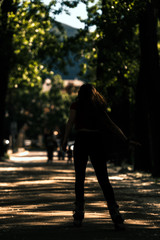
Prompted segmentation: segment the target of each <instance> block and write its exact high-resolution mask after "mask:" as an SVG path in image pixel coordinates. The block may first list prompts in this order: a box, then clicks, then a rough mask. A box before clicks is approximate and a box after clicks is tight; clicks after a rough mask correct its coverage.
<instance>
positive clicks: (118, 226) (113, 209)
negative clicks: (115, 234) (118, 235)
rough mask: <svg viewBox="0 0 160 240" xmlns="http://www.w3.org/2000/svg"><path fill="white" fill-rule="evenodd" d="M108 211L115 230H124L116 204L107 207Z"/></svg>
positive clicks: (122, 220)
mask: <svg viewBox="0 0 160 240" xmlns="http://www.w3.org/2000/svg"><path fill="white" fill-rule="evenodd" d="M108 209H109V213H110V215H111V218H112V221H113V223H114V227H115V230H125V225H124V219H123V218H122V216H121V214H120V212H119V206H118V205H117V204H113V205H110V206H108Z"/></svg>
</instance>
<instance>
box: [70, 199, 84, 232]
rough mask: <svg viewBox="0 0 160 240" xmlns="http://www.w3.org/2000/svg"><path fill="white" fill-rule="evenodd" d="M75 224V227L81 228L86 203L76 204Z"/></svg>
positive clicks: (74, 212)
mask: <svg viewBox="0 0 160 240" xmlns="http://www.w3.org/2000/svg"><path fill="white" fill-rule="evenodd" d="M73 219H74V220H73V224H74V226H75V227H81V226H82V221H83V219H84V203H81V202H75V209H74V211H73Z"/></svg>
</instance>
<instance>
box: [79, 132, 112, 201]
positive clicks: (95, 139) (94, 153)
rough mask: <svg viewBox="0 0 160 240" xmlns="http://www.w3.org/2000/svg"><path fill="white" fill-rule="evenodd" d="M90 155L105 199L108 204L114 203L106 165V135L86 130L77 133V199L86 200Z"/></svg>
mask: <svg viewBox="0 0 160 240" xmlns="http://www.w3.org/2000/svg"><path fill="white" fill-rule="evenodd" d="M88 157H90V160H91V163H92V165H93V168H94V170H95V174H96V176H97V179H98V182H99V184H100V186H101V189H102V191H103V194H104V197H105V200H106V201H107V203H108V204H110V203H111V204H114V203H115V196H114V192H113V188H112V186H111V184H110V182H109V179H108V172H107V166H106V161H107V157H108V156H107V145H106V144H105V139H104V136H103V134H100V133H96V132H84V131H83V132H79V133H78V134H77V136H76V140H75V147H74V166H75V175H76V181H75V195H76V201H77V202H84V181H85V175H86V166H87V162H88Z"/></svg>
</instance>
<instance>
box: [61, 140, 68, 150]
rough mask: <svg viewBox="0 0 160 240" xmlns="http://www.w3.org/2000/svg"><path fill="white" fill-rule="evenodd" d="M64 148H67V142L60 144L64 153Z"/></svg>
mask: <svg viewBox="0 0 160 240" xmlns="http://www.w3.org/2000/svg"><path fill="white" fill-rule="evenodd" d="M66 147H67V141H63V142H62V150H63V151H64V152H66Z"/></svg>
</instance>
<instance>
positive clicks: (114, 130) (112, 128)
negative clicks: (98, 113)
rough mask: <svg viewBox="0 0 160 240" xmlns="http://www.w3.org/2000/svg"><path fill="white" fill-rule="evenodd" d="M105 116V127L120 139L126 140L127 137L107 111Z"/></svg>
mask: <svg viewBox="0 0 160 240" xmlns="http://www.w3.org/2000/svg"><path fill="white" fill-rule="evenodd" d="M105 118H106V121H105V122H106V127H107V129H108V130H109V131H111V132H112V133H113V134H115V135H117V136H118V137H119V138H120V139H122V141H124V142H126V141H127V140H128V138H127V137H126V136H125V134H124V133H123V131H122V130H121V129H120V128H119V127H118V126H117V125H116V124H115V123H114V122H113V121H112V120H111V119H110V117H109V116H108V114H107V113H105Z"/></svg>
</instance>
